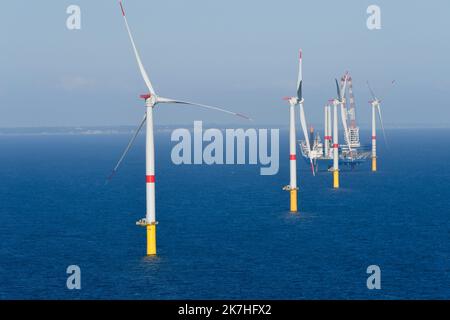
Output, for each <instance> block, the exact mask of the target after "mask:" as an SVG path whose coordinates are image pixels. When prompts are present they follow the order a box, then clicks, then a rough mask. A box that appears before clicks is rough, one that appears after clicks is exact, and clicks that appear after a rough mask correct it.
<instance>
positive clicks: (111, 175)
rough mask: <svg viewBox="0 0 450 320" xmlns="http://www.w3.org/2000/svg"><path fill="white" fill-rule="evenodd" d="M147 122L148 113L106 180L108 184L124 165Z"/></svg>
mask: <svg viewBox="0 0 450 320" xmlns="http://www.w3.org/2000/svg"><path fill="white" fill-rule="evenodd" d="M146 120H147V113H145V114H144V118H143V119H142V121H141V123H140V124H139V126H138V127H137V129H136V132H135V133H134V134H133V137H131V140H130V142H128V145H127V147H126V148H125V150H124V152H123V153H122V155H121V156H120V159H119V161H117V164H116V166H115V167H114V169H113V170H112V172H111V174H110V175H109V177H108V179H107V180H106V183H108V182H109V181H111V179H112V178H113V176H114V174H115V173H116V172H117V170H118V169H119V166H120V164H121V163H122V161H123V159H124V158H125V156H126V155H127V153H128V151H129V150H130V148H131V146H132V145H133V143H134V140H136V137H137V136H138V134H139V131H141V129H142V126H143V125H144V123H145V121H146Z"/></svg>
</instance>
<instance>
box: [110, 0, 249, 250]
mask: <svg viewBox="0 0 450 320" xmlns="http://www.w3.org/2000/svg"><path fill="white" fill-rule="evenodd" d="M119 4H120V8H121V10H122V15H123V18H124V22H125V26H126V29H127V32H128V36H129V38H130V41H131V45H132V47H133V51H134V55H135V57H136V61H137V64H138V67H139V71H140V73H141V76H142V78H143V79H144V82H145V84H146V86H147V88H148V90H149V93H147V94H144V95H141V98H143V99H144V100H145V105H146V112H145V114H144V118H143V119H142V121H141V123H140V125H139V127H138V128H137V130H136V132H135V134H134V135H133V137H132V138H131V140H130V142H129V143H128V145H127V147H126V148H125V151H124V152H123V153H122V155H121V157H120V159H119V161H118V162H117V164H116V166H115V167H114V169H113V171H112V173H111V175H110V178H112V176H113V175H114V173H115V172H116V171H117V169H118V168H119V166H120V164H121V162H122V160H123V159H124V158H125V156H126V154H127V153H128V151H129V149H130V147H131V146H132V144H133V142H134V140H135V139H136V137H137V135H138V133H139V130H140V129H141V128H142V127H143V125H144V123H145V122H147V127H146V148H145V150H146V152H145V174H146V216H145V218H144V219H141V220H139V221H138V222H137V223H136V224H137V225H140V226H144V227H146V230H147V255H155V254H156V224H157V222H156V215H155V146H154V138H153V108H154V107H155V106H156V105H157V104H160V103H175V104H184V105H192V106H197V107H202V108H207V109H212V110H216V111H221V112H225V113H228V114H232V115H235V116H239V117H242V118H246V119H249V118H248V117H246V116H244V115H242V114H239V113H235V112H231V111H227V110H224V109H221V108H218V107H213V106H208V105H204V104H198V103H192V102H187V101H182V100H175V99H170V98H163V97H161V96H158V95H157V94H156V92H155V90H154V89H153V86H152V84H151V82H150V78H149V76H148V74H147V72H146V71H145V68H144V66H143V64H142V61H141V58H140V56H139V52H138V50H137V48H136V45H135V42H134V38H133V36H132V34H131V30H130V27H129V25H128V21H127V18H126V16H125V10H124V8H123V4H122V1H119Z"/></svg>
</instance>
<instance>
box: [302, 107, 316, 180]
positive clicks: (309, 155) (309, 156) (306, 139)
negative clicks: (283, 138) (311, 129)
mask: <svg viewBox="0 0 450 320" xmlns="http://www.w3.org/2000/svg"><path fill="white" fill-rule="evenodd" d="M300 123H301V125H302V130H303V135H304V136H305V142H306V147H307V148H308V158H309V162H311V170H312V173H313V175H315V172H314V165H313V161H312V157H311V144H310V143H309V136H308V127H307V125H306V118H305V110H304V108H303V103H300Z"/></svg>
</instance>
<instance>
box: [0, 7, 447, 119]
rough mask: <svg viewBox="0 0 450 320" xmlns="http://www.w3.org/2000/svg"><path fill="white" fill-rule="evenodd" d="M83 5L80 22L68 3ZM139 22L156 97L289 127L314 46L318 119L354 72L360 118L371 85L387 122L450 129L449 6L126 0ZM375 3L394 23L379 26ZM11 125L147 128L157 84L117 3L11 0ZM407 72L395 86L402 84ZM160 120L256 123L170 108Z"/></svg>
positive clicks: (6, 59) (312, 82) (313, 95)
mask: <svg viewBox="0 0 450 320" xmlns="http://www.w3.org/2000/svg"><path fill="white" fill-rule="evenodd" d="M70 4H76V5H79V6H80V7H81V24H82V25H81V30H76V31H71V30H68V29H67V28H66V19H67V17H68V15H67V14H66V8H67V7H68V6H69V5H70ZM124 4H125V8H126V11H127V16H128V20H129V23H130V27H131V28H132V30H133V32H134V36H135V40H136V42H137V45H138V47H139V49H140V51H141V56H142V59H143V62H144V64H145V66H146V68H147V70H148V72H149V74H150V77H151V79H152V82H153V85H154V86H155V89H156V91H157V92H158V93H159V94H161V95H163V96H168V97H173V98H179V99H185V100H192V101H196V102H200V103H207V104H212V105H218V106H224V107H226V108H229V109H231V110H235V111H238V112H241V113H246V114H249V115H250V116H251V117H252V118H253V119H255V123H256V124H257V125H260V124H272V125H286V124H287V121H288V108H287V105H286V103H285V102H284V101H282V100H281V98H282V97H283V96H287V95H293V94H295V85H296V76H297V75H296V73H297V55H298V49H299V48H303V51H304V96H305V108H306V112H307V118H308V122H311V123H320V122H321V121H322V118H323V117H322V110H323V105H324V103H325V102H326V101H327V99H329V98H330V97H332V96H333V95H334V94H335V89H334V85H333V79H334V78H335V77H339V76H341V75H342V74H343V72H344V71H345V70H349V71H350V73H351V75H352V76H353V78H354V91H355V96H356V102H357V116H358V120H359V121H360V122H361V123H368V120H369V111H370V109H369V105H368V104H367V101H368V100H369V92H368V90H367V88H366V86H365V81H366V80H370V81H371V83H372V86H373V88H374V90H375V92H376V93H377V95H378V96H379V98H381V99H382V100H383V105H382V107H383V108H384V109H383V112H384V118H385V122H386V123H388V124H389V123H391V124H392V123H395V124H403V125H407V124H415V123H424V124H446V125H450V103H449V99H448V92H449V88H450V80H449V76H450V67H449V62H450V53H449V52H450V43H449V39H450V37H449V32H450V1H448V0H442V1H392V0H389V1H388V0H370V1H366V0H347V1H345V0H341V1H335V0H330V1H300V0H280V1H265V0H259V1H257V0H247V1H242V0H241V1H237V0H227V1H214V0H190V1H186V0H172V1H167V0H164V1H163V0H154V1H138V0H125V1H124ZM370 4H377V5H379V6H380V7H381V23H382V29H381V30H375V31H370V30H368V29H367V27H366V19H367V17H368V14H367V13H366V9H367V7H368V6H369V5H370ZM1 11H2V15H1V19H0V21H1V28H0V39H1V55H0V66H1V69H0V127H15V126H76V125H130V124H132V125H134V124H137V123H138V122H139V120H140V119H141V115H142V113H143V112H144V108H143V102H142V100H139V98H138V96H139V94H141V93H144V92H145V91H146V90H145V86H144V83H143V81H142V79H141V78H140V75H139V73H138V69H137V66H136V63H135V60H134V56H133V53H132V50H131V46H130V42H129V40H128V37H127V34H126V29H125V26H124V24H123V19H122V16H121V14H120V9H119V6H118V1H116V0H95V1H92V0H90V1H88V0H71V1H63V0H58V1H51V0H41V1H25V0H15V1H7V2H6V1H3V2H2V10H1ZM392 80H396V84H395V86H394V87H391V86H390V84H391V81H392ZM157 109H158V110H157V111H156V119H155V121H156V122H157V123H158V124H170V123H172V124H180V123H182V124H186V125H192V121H193V120H201V119H203V120H207V121H208V122H210V123H213V122H214V123H216V122H217V123H236V124H240V123H245V122H244V121H242V120H239V119H234V118H232V117H230V116H227V115H222V114H216V113H214V112H209V111H203V110H197V109H193V108H191V107H180V106H172V105H160V106H158V107H157Z"/></svg>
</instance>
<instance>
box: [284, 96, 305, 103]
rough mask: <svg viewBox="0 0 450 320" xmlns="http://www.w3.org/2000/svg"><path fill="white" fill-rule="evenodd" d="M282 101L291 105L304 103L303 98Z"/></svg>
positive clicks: (288, 98) (287, 98) (285, 98)
mask: <svg viewBox="0 0 450 320" xmlns="http://www.w3.org/2000/svg"><path fill="white" fill-rule="evenodd" d="M283 100H285V101H288V102H289V103H290V104H292V105H297V104H301V103H303V102H304V101H305V100H304V99H303V98H302V99H299V98H297V97H284V98H283Z"/></svg>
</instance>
